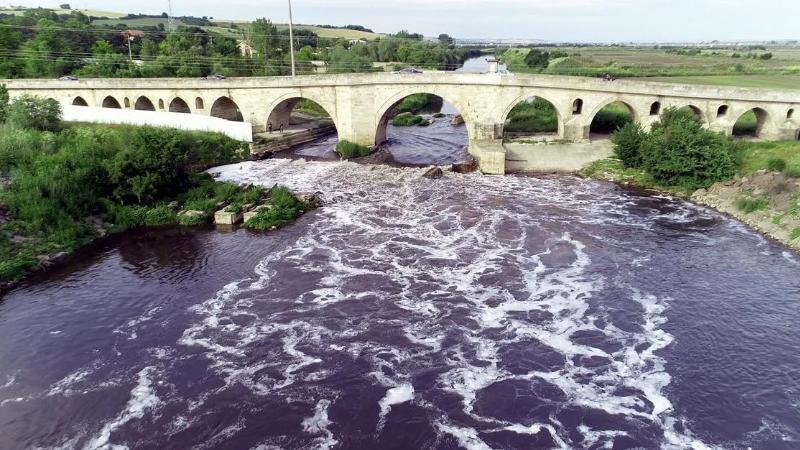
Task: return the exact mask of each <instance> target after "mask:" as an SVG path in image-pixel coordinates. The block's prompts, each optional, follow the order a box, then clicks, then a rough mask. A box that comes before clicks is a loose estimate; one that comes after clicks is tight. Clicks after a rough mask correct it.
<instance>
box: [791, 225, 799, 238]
mask: <svg viewBox="0 0 800 450" xmlns="http://www.w3.org/2000/svg"><path fill="white" fill-rule="evenodd" d="M789 239H791V240H795V239H800V227H797V228H795V229H794V230H792V232H791V233H790V234H789Z"/></svg>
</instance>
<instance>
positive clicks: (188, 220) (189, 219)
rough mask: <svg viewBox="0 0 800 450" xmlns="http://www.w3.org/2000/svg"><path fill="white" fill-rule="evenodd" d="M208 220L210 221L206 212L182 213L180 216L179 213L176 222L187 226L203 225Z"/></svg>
mask: <svg viewBox="0 0 800 450" xmlns="http://www.w3.org/2000/svg"><path fill="white" fill-rule="evenodd" d="M209 222H211V216H210V215H208V214H203V215H188V214H184V215H182V216H181V215H179V216H178V223H179V224H181V225H183V226H187V227H191V226H197V225H205V224H207V223H209Z"/></svg>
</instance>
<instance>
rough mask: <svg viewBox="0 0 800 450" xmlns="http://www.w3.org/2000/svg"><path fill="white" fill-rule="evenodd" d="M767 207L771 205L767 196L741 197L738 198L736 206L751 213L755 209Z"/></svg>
mask: <svg viewBox="0 0 800 450" xmlns="http://www.w3.org/2000/svg"><path fill="white" fill-rule="evenodd" d="M767 207H769V202H768V201H767V199H766V197H759V198H751V197H739V198H738V199H736V208H737V209H739V210H740V211H743V212H744V213H746V214H750V213H752V212H755V211H761V210H764V209H767Z"/></svg>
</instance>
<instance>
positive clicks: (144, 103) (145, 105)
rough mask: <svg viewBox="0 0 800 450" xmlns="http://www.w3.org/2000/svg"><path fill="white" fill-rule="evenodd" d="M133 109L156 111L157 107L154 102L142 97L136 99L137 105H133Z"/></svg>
mask: <svg viewBox="0 0 800 450" xmlns="http://www.w3.org/2000/svg"><path fill="white" fill-rule="evenodd" d="M133 109H136V110H139V111H155V110H156V107H155V106H153V102H151V101H150V99H149V98H147V97H145V96H144V95H142V96H141V97H139V98H137V99H136V103H134V104H133Z"/></svg>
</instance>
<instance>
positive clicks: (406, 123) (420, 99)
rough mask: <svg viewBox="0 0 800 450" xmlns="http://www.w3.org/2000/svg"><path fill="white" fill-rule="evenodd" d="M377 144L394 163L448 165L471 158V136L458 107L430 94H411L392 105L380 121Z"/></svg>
mask: <svg viewBox="0 0 800 450" xmlns="http://www.w3.org/2000/svg"><path fill="white" fill-rule="evenodd" d="M375 144H376V145H381V144H383V145H382V149H383V150H385V151H386V152H388V154H389V155H390V156H391V158H392V159H394V161H396V162H399V163H402V164H406V165H411V166H427V165H431V164H433V165H445V164H453V163H458V162H464V161H466V160H468V159H469V154H468V148H469V133H468V131H467V127H466V125H465V123H464V118H463V117H462V116H461V113H460V112H459V111H458V109H456V107H455V106H454V105H453V104H451V103H449V102H447V101H445V99H443V98H442V97H440V96H438V95H434V94H430V93H416V94H411V95H408V96H406V97H404V98H402V99H400V100H398V101H396V102H394V103H393V104H392V105H391V106H389V107H388V108H387V109H386V110H385V111H384V112H383V114H382V115H381V117H380V118H379V120H378V129H377V130H376V133H375Z"/></svg>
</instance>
